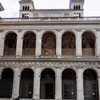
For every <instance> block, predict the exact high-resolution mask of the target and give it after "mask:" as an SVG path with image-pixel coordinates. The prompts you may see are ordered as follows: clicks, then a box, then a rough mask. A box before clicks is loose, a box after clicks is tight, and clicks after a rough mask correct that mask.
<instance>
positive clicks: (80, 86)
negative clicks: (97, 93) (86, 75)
mask: <svg viewBox="0 0 100 100" xmlns="http://www.w3.org/2000/svg"><path fill="white" fill-rule="evenodd" d="M77 100H84V91H83V69H81V68H79V69H78V70H77Z"/></svg>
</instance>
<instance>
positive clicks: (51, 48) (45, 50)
mask: <svg viewBox="0 0 100 100" xmlns="http://www.w3.org/2000/svg"><path fill="white" fill-rule="evenodd" d="M42 55H46V56H48V55H49V56H50V55H56V36H55V35H54V33H52V32H47V33H45V34H44V35H43V38H42Z"/></svg>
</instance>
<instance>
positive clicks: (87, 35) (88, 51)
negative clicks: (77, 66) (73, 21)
mask: <svg viewBox="0 0 100 100" xmlns="http://www.w3.org/2000/svg"><path fill="white" fill-rule="evenodd" d="M82 54H83V56H94V55H95V36H94V34H93V33H91V32H88V31H87V32H84V33H83V35H82Z"/></svg>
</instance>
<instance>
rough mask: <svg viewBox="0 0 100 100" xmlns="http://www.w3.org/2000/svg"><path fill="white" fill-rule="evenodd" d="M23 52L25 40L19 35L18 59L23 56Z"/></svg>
mask: <svg viewBox="0 0 100 100" xmlns="http://www.w3.org/2000/svg"><path fill="white" fill-rule="evenodd" d="M22 50H23V38H22V35H18V37H17V46H16V56H17V57H18V58H19V57H21V56H22Z"/></svg>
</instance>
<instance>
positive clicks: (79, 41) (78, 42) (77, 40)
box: [76, 32, 82, 58]
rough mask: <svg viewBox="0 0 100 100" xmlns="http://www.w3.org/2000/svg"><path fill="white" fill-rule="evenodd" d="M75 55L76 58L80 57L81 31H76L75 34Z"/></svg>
mask: <svg viewBox="0 0 100 100" xmlns="http://www.w3.org/2000/svg"><path fill="white" fill-rule="evenodd" d="M76 56H77V57H78V58H80V57H82V39H81V32H78V33H77V36H76Z"/></svg>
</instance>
